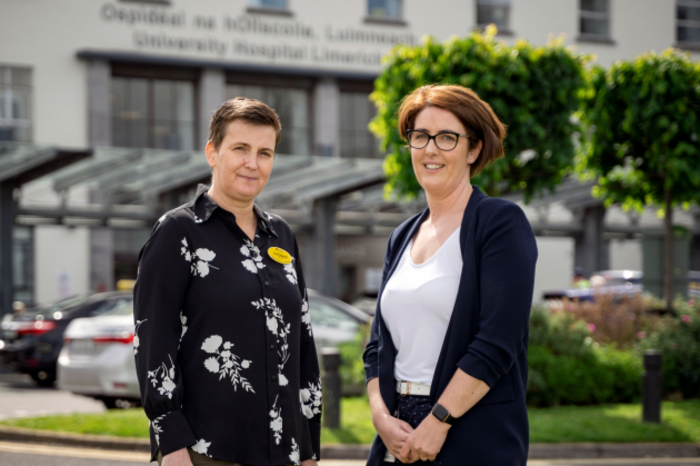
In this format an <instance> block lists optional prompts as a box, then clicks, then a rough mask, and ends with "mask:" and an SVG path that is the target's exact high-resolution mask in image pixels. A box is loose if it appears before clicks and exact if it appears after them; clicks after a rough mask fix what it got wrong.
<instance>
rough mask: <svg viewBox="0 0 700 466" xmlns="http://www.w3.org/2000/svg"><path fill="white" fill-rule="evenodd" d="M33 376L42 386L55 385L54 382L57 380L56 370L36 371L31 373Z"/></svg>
mask: <svg viewBox="0 0 700 466" xmlns="http://www.w3.org/2000/svg"><path fill="white" fill-rule="evenodd" d="M31 377H32V379H34V381H35V382H36V383H37V385H39V386H40V387H53V384H54V382H56V373H55V372H47V371H39V372H34V373H32V374H31Z"/></svg>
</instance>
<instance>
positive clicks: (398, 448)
mask: <svg viewBox="0 0 700 466" xmlns="http://www.w3.org/2000/svg"><path fill="white" fill-rule="evenodd" d="M374 427H375V428H376V429H377V433H379V437H380V438H381V439H382V441H383V442H384V445H385V446H386V448H387V450H389V453H391V454H392V455H394V456H395V457H396V458H397V459H398V460H399V461H401V462H402V463H406V464H408V463H415V462H416V461H419V460H423V461H434V460H435V457H437V455H438V453H440V450H441V449H442V445H443V444H444V443H445V439H446V438H447V432H448V431H449V428H450V426H449V425H447V424H444V423H441V422H440V421H438V420H437V419H436V418H435V417H434V416H432V415H428V417H426V418H425V419H424V420H423V422H421V423H420V425H419V426H418V428H417V429H413V427H411V426H410V425H409V424H408V423H407V422H405V421H402V420H401V419H397V418H395V417H393V416H390V415H388V414H386V415H383V416H381V417H380V418H379V419H377V420H376V421H375V422H374Z"/></svg>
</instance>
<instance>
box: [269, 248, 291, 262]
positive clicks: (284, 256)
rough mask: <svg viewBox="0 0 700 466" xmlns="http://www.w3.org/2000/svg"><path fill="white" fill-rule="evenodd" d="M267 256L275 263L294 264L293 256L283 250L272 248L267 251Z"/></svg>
mask: <svg viewBox="0 0 700 466" xmlns="http://www.w3.org/2000/svg"><path fill="white" fill-rule="evenodd" d="M267 255H268V256H270V259H272V260H273V261H275V262H279V263H280V264H291V263H292V256H291V254H289V253H288V252H287V251H285V250H284V249H282V248H270V249H268V250H267Z"/></svg>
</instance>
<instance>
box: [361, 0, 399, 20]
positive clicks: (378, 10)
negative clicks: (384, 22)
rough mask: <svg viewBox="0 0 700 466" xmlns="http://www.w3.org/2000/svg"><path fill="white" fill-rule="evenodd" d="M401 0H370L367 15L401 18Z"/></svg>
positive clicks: (372, 17)
mask: <svg viewBox="0 0 700 466" xmlns="http://www.w3.org/2000/svg"><path fill="white" fill-rule="evenodd" d="M401 6H402V5H401V0H368V1H367V16H368V17H369V18H371V19H388V20H400V19H401V17H402V11H401Z"/></svg>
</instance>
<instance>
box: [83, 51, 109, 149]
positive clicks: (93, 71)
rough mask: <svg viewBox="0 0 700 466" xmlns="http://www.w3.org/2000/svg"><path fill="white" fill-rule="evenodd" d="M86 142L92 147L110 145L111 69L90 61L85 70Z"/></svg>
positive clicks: (107, 65)
mask: <svg viewBox="0 0 700 466" xmlns="http://www.w3.org/2000/svg"><path fill="white" fill-rule="evenodd" d="M87 94H88V96H87V100H88V102H87V104H88V140H89V142H90V145H91V146H92V147H96V146H111V145H112V106H111V103H110V96H111V95H112V67H111V65H110V63H109V62H108V61H106V60H92V61H90V62H88V69H87Z"/></svg>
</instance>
